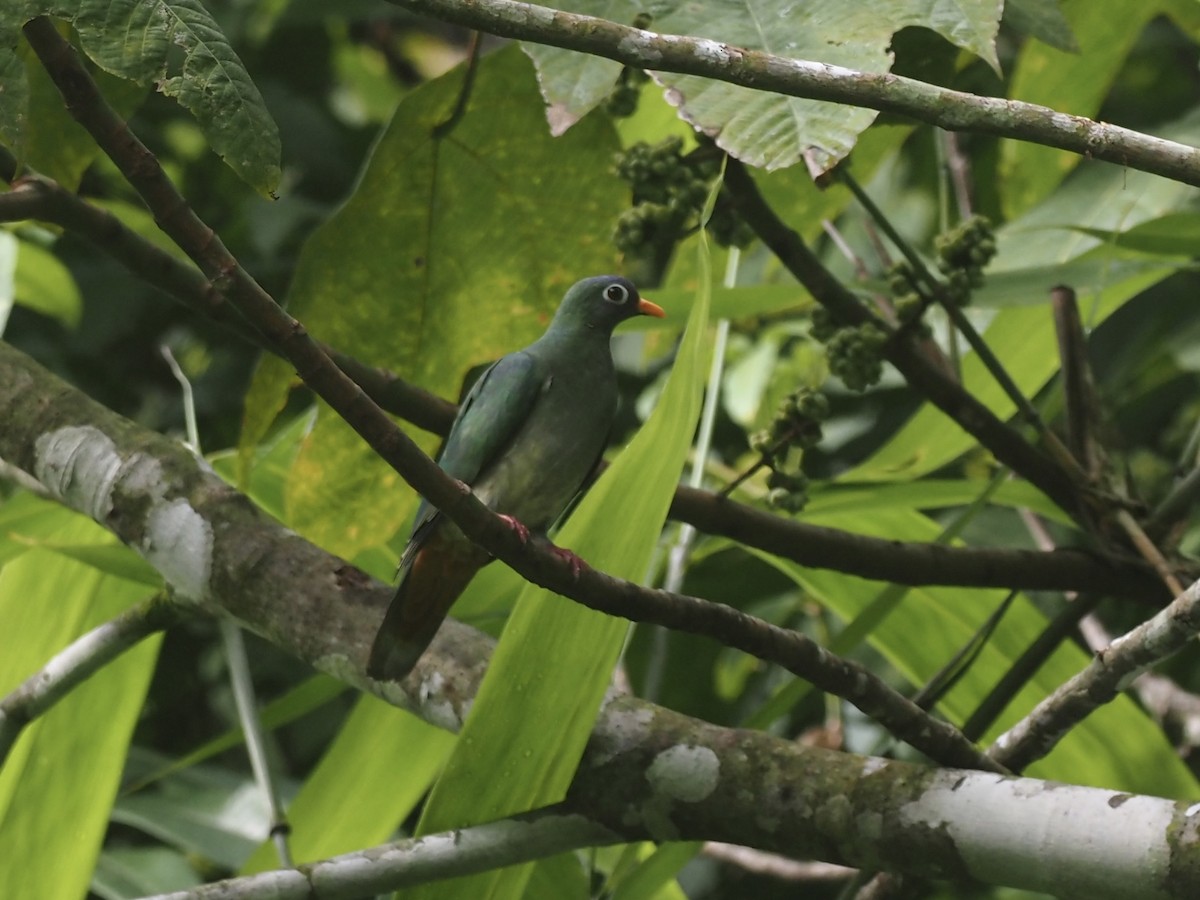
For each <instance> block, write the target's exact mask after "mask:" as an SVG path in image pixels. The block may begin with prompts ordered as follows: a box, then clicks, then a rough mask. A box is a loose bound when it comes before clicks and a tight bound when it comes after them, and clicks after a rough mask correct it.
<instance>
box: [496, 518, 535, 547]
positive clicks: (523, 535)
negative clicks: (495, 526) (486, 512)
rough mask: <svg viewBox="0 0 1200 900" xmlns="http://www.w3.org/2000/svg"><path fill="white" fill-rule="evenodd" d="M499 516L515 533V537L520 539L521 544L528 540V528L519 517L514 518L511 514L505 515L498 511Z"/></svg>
mask: <svg viewBox="0 0 1200 900" xmlns="http://www.w3.org/2000/svg"><path fill="white" fill-rule="evenodd" d="M499 516H500V518H501V519H503V520H504V524H505V525H507V526H508V527H509V528H511V529H512V530H513V531H515V532H516V533H517V537H518V538H520V539H521V543H522V544H525V543H528V542H529V529H528V528H526V527H525V525H524V524H523V523H522V522H521V520H520V519H516V518H514V517H513V516H506V515H505V514H504V513H500V514H499Z"/></svg>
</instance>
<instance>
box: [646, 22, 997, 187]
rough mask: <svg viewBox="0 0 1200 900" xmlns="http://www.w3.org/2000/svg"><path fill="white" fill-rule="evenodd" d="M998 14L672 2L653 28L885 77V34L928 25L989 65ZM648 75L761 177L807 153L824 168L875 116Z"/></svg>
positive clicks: (686, 79)
mask: <svg viewBox="0 0 1200 900" xmlns="http://www.w3.org/2000/svg"><path fill="white" fill-rule="evenodd" d="M999 14H1000V9H999V4H997V3H995V2H993V0H965V2H959V3H954V4H945V3H939V2H936V0H884V2H877V3H871V4H862V5H857V4H856V5H848V4H846V3H842V2H839V0H814V2H809V3H804V4H796V3H792V2H790V0H742V2H739V3H731V4H680V5H679V6H678V7H677V8H676V9H674V10H673V11H672V12H671V13H669V14H668V15H665V16H663V17H662V18H661V19H659V20H657V21H656V23H655V26H654V27H655V29H656V30H660V31H665V32H671V33H675V34H691V35H699V36H703V37H710V38H713V39H715V40H720V41H723V42H726V43H730V44H733V45H735V46H740V47H748V48H750V49H754V50H767V51H769V52H771V53H775V54H778V55H780V56H786V57H792V58H795V59H806V60H814V61H817V62H822V63H829V64H833V65H840V66H846V67H848V68H851V69H857V70H859V71H863V72H886V71H888V69H889V68H890V67H891V63H892V57H891V54H890V52H889V46H890V44H891V40H892V35H893V34H895V33H896V32H897V31H899V30H900V29H901V28H905V27H909V26H922V27H925V28H930V29H932V30H933V31H936V32H938V33H939V34H941V35H942V36H943V37H945V38H946V39H947V40H949V41H951V42H952V43H954V44H957V45H958V46H961V47H963V48H965V49H967V50H970V51H971V52H973V53H975V54H977V55H979V56H982V57H983V58H984V59H986V60H987V61H988V63H989V64H991V65H992V66H993V67H997V66H998V63H997V62H996V55H995V47H994V41H995V36H996V31H997V29H998V28H999V24H1000V23H999ZM657 77H658V78H659V80H660V81H661V82H662V83H663V84H664V85H665V86H666V87H668V88H670V89H672V90H674V91H676V92H678V94H679V96H680V101H679V103H680V112H681V114H682V115H683V116H684V117H685V118H687V119H688V121H690V122H692V124H693V125H695V126H696V127H697V128H699V129H701V130H703V131H704V132H706V133H708V134H716V135H717V137H716V141H717V143H718V144H719V145H720V146H721V147H722V148H723V149H724V150H726V151H728V152H729V153H730V154H731V155H733V156H735V157H737V158H738V159H740V160H742V161H744V162H746V163H748V164H750V165H753V166H760V167H763V168H765V169H767V170H773V169H779V168H784V167H787V166H791V165H795V164H796V163H798V162H800V160H801V158H802V154H803V153H804V152H805V150H806V148H816V150H817V154H818V157H817V163H818V164H819V165H820V166H821V167H822V168H823V169H830V168H832V167H833V166H834V165H835V164H836V163H837V162H838V161H839V160H841V159H843V158H844V157H845V156H846V155H847V154H848V153H849V152H850V150H851V149H852V148H853V147H854V144H855V141H856V140H857V138H858V135H859V134H860V133H861V132H862V131H863V130H865V129H866V128H867V126H868V125H870V124H871V122H873V121H874V119H875V116H876V115H877V114H876V112H875V111H874V110H869V109H862V108H855V107H847V106H841V105H838V104H833V103H824V102H821V101H816V100H805V99H800V98H796V97H784V96H782V95H780V94H771V93H766V92H763V91H752V90H749V89H747V88H741V87H736V86H734V85H730V84H726V83H724V82H718V81H712V80H709V79H706V78H700V77H697V76H691V75H677V74H674V73H667V72H664V73H659V74H658V76H657Z"/></svg>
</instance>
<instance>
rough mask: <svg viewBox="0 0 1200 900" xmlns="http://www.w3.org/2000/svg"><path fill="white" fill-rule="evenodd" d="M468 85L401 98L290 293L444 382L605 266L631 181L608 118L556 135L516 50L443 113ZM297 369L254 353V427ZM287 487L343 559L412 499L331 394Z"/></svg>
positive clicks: (342, 337)
mask: <svg viewBox="0 0 1200 900" xmlns="http://www.w3.org/2000/svg"><path fill="white" fill-rule="evenodd" d="M462 90H463V70H462V69H461V68H460V69H456V70H455V71H454V72H452V73H450V74H449V75H447V76H445V77H443V78H439V79H437V80H436V81H433V82H430V83H428V84H426V85H424V86H423V87H421V88H419V89H418V90H416V91H414V92H412V93H411V94H410V95H408V96H407V97H406V98H405V100H404V101H403V102H402V103H401V104H400V106H399V107H397V109H396V113H395V116H394V117H393V119H392V121H391V123H390V124H389V126H388V128H387V130H386V131H385V133H384V134H383V135H382V136H381V138H380V140H379V142H378V144H377V145H376V147H375V150H374V152H373V154H372V156H371V160H370V162H369V163H368V165H367V168H366V170H365V171H364V172H363V175H362V179H361V181H360V183H359V185H358V187H357V189H356V191H355V193H354V195H353V196H352V197H351V198H350V200H349V201H348V202H347V204H346V205H345V206H344V207H343V208H342V209H341V210H340V211H339V212H338V213H337V214H336V215H335V216H334V217H333V218H332V219H331V220H330V221H329V222H328V223H326V224H325V225H324V226H323V227H322V228H321V229H319V230H318V231H317V232H316V233H315V234H314V235H313V237H312V238H311V239H310V240H309V242H308V244H307V245H306V246H305V248H304V251H303V254H302V256H301V259H300V264H299V267H298V268H297V271H296V275H295V279H294V282H293V286H292V291H291V296H290V302H289V309H290V310H291V312H292V313H293V314H295V315H296V316H297V317H298V318H299V319H300V320H301V321H303V322H304V323H305V325H306V326H307V327H308V328H309V330H310V331H311V332H312V333H313V334H314V335H316V336H317V337H319V338H321V339H322V340H325V341H327V342H328V343H330V344H332V345H334V346H336V347H338V348H339V349H342V350H345V351H346V352H349V353H351V354H353V355H354V356H356V357H358V358H359V359H362V360H364V361H368V362H371V363H376V364H380V365H385V366H387V367H389V368H391V369H392V370H394V371H396V372H397V373H399V374H400V375H402V376H403V377H405V378H407V379H410V380H411V381H414V382H416V383H417V384H420V385H422V386H423V387H426V388H428V389H430V390H432V391H434V392H436V393H439V394H441V395H443V396H449V397H456V396H458V394H459V390H460V387H461V382H462V379H463V376H464V375H465V374H466V372H467V370H468V369H469V368H471V367H472V366H476V365H479V364H481V363H485V362H489V361H491V360H493V359H496V358H497V357H499V356H501V355H503V354H504V353H507V352H509V351H511V350H514V349H516V348H518V347H521V346H523V345H525V344H528V343H530V342H531V341H533V340H534V339H535V338H536V337H537V336H538V335H539V334H540V333H541V332H542V331H543V330H544V329H545V327H546V324H547V323H548V321H549V319H550V316H551V314H552V312H553V310H554V309H555V307H556V306H557V305H558V302H559V301H560V300H561V299H562V296H563V294H564V293H565V292H566V290H567V288H568V287H570V285H571V284H573V283H574V282H575V281H577V280H578V279H579V278H582V277H585V276H588V275H595V274H598V273H602V272H607V271H612V270H613V268H614V263H615V256H614V250H613V249H612V246H611V243H610V242H609V235H610V233H611V231H612V227H613V222H614V221H615V220H616V218H617V216H618V215H619V214H620V211H621V203H622V200H623V198H624V196H625V193H626V191H625V190H624V189H623V187H622V185H621V183H620V182H619V181H618V180H617V178H616V176H615V175H613V174H612V172H611V171H610V168H611V163H612V154H613V153H614V152H615V151H616V148H617V142H616V136H615V134H614V133H613V131H612V128H611V126H610V125H609V124H608V123H607V122H606V121H605V120H604V119H603V118H602V117H592V118H590V119H589V120H588V121H586V122H582V123H580V125H579V127H577V128H574V129H572V130H571V132H570V133H569V134H567V135H564V136H563V137H561V138H552V137H550V136H549V135H548V134H547V133H546V125H545V121H544V119H543V117H542V110H543V104H542V100H541V97H540V96H539V94H538V91H537V84H536V81H535V78H534V74H533V67H532V66H531V65H530V63H529V61H528V59H526V58H525V57H524V55H523V54H521V52H520V51H519V50H518V49H517V48H516V47H512V48H506V49H505V50H502V51H500V52H498V53H495V54H493V55H492V56H489V57H486V58H485V59H484V60H483V61H482V62H481V63H480V65H479V71H478V74H477V77H476V79H475V82H474V87H473V88H472V89H471V90H470V96H469V98H468V102H467V104H466V108H465V110H464V111H463V113H462V115H461V117H459V118H457V119H455V120H454V122H453V124H452V125H451V126H445V123H446V122H447V121H449V120H450V119H451V117H452V116H454V115H455V108H456V105H457V104H458V101H459V96H460V94H461V92H462ZM444 126H445V127H444ZM565 160H570V164H569V165H566V164H564V161H565ZM291 377H292V375H291V370H290V369H289V368H288V367H287V365H286V364H284V363H281V362H278V361H275V360H269V361H265V362H264V364H263V365H262V367H260V370H259V373H258V374H257V376H256V382H255V385H254V387H253V388H252V390H251V392H250V396H249V397H248V399H247V403H246V408H247V417H248V426H247V428H246V431H245V434H244V436H243V441H244V442H250V443H256V442H257V441H258V440H259V435H260V434H261V432H262V428H263V425H264V423H265V422H269V420H270V419H271V418H272V417H273V415H274V413H275V411H276V410H277V409H278V408H279V406H280V405H281V403H282V401H283V398H284V396H285V395H286V390H287V387H288V383H289V381H290V379H291ZM425 444H426V447H427V448H430V449H431V448H432V444H433V441H432V440H431V439H428V438H427V439H426V440H425ZM243 449H245V447H243ZM289 489H290V490H289V494H288V497H287V511H288V512H287V515H288V521H289V524H291V525H292V526H293V527H296V528H297V529H298V530H300V531H302V532H303V533H305V534H306V535H308V536H310V537H311V538H313V539H314V540H316V541H317V542H318V543H320V544H322V546H325V547H327V548H328V549H331V550H334V551H335V552H339V553H341V554H343V555H345V556H348V557H353V556H354V555H355V554H357V553H358V552H359V551H360V550H362V549H364V548H367V547H371V546H378V545H380V544H382V543H383V542H385V541H387V540H389V539H390V538H391V536H392V535H393V534H394V533H395V532H396V531H397V530H398V529H399V528H400V527H401V525H402V524H403V523H404V521H405V519H406V518H407V516H408V514H409V512H410V511H411V506H412V504H413V502H414V498H413V495H412V493H411V492H409V491H407V490H406V488H405V487H404V485H403V483H402V482H401V481H400V480H399V478H398V477H397V476H396V475H395V473H393V472H392V471H391V469H390V468H388V467H387V466H386V465H384V464H383V463H382V462H380V461H379V460H378V459H377V458H375V457H374V455H373V454H372V453H371V452H370V450H369V448H367V447H366V446H365V445H364V444H363V442H362V440H361V439H360V438H359V437H358V436H357V435H355V434H354V433H353V432H352V431H351V430H350V429H349V427H348V426H346V425H345V424H344V423H343V422H341V420H340V419H337V418H336V417H334V416H331V415H329V414H328V412H327V411H326V410H324V409H323V410H322V412H321V415H320V416H319V419H318V422H317V425H316V427H315V428H314V430H313V433H312V434H311V435H310V437H309V439H308V441H307V443H306V445H305V447H304V449H303V451H302V453H301V455H300V458H299V459H298V460H297V462H296V464H295V467H294V469H293V475H292V477H291V479H290V481H289Z"/></svg>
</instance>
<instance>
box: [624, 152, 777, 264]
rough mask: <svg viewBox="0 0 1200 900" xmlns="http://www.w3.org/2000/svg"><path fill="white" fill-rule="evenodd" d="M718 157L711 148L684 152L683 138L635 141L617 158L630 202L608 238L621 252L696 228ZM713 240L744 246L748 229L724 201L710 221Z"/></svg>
mask: <svg viewBox="0 0 1200 900" xmlns="http://www.w3.org/2000/svg"><path fill="white" fill-rule="evenodd" d="M719 162H720V159H719V157H717V156H715V155H714V154H712V153H700V152H697V153H693V154H690V155H687V156H685V155H684V153H683V139H682V138H680V137H678V136H676V135H672V136H671V137H668V138H666V139H665V140H663V141H660V142H659V143H657V144H647V143H645V142H639V143H636V144H634V145H633V146H631V147H630V148H629V149H628V150H626V151H625V152H624V153H620V154H618V155H617V158H616V173H617V175H618V176H620V177H621V178H622V179H624V180H625V181H627V182H628V183H629V185H630V186H631V187H632V188H633V207H632V208H630V209H628V210H626V211H625V212H624V213H623V214H622V215H621V217H620V218H619V219H618V220H617V226H616V231H615V233H614V235H613V241H614V242H615V243H616V245H617V249H619V250H621V251H622V252H623V253H629V254H638V253H639V252H642V251H643V250H644V249H645V248H646V247H647V246H656V245H662V244H672V243H674V242H675V241H678V240H679V239H680V238H682V237H684V236H685V235H687V234H689V233H691V232H692V231H695V230H696V228H698V227H699V225H700V216H701V213H702V212H703V210H704V203H705V201H706V200H707V199H708V192H709V190H710V185H711V184H712V180H713V178H715V177H716V175H717V171H718V167H719ZM709 229H710V232H711V233H712V235H713V238H714V240H716V241H717V242H718V243H720V244H723V245H725V246H730V245H733V244H736V245H738V246H743V245H745V244H747V243H749V242H750V239H751V238H752V237H753V234H752V233H751V232H750V230H749V228H748V227H747V226H746V225H745V223H743V222H742V221H741V220H740V219H738V218H737V216H736V215H734V213H733V211H732V209H730V208H729V206H728V204H725V203H723V202H720V201H719V202H718V203H717V205H716V208H715V209H714V210H713V215H712V218H711V220H710V221H709Z"/></svg>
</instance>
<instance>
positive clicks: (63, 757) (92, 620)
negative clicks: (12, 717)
mask: <svg viewBox="0 0 1200 900" xmlns="http://www.w3.org/2000/svg"><path fill="white" fill-rule="evenodd" d="M57 512H58V516H57V522H56V523H55V531H56V534H57V537H58V538H59V539H60V540H63V541H69V542H72V543H77V544H84V543H87V542H89V541H99V542H108V541H111V540H112V538H111V536H110V535H108V534H107V533H106V532H104V531H103V530H102V529H100V527H99V526H97V525H95V524H94V523H92V522H90V521H89V520H87V519H84V518H83V517H82V516H78V515H75V514H74V513H70V512H68V511H67V510H63V509H59V510H58V511H57ZM145 596H146V588H145V587H144V586H142V585H140V584H136V583H131V582H127V581H123V580H120V579H117V578H113V577H111V576H107V575H102V574H101V573H100V572H98V571H97V570H95V569H93V568H91V567H90V566H86V565H84V564H82V563H78V562H73V561H69V560H64V559H63V558H62V557H60V556H58V555H56V554H53V553H50V552H48V551H46V550H42V549H36V548H35V549H32V550H30V551H28V552H26V553H24V554H22V555H21V556H20V557H18V558H16V559H14V560H12V561H10V562H8V563H7V564H6V565H5V566H4V568H3V569H0V634H3V635H4V643H5V650H4V653H3V654H0V693H7V692H8V691H10V690H11V689H12V688H13V687H15V686H16V685H17V684H18V683H19V682H20V681H21V680H23V679H24V678H26V677H28V676H29V675H30V674H32V673H33V672H35V671H36V670H37V669H39V668H40V667H41V666H43V665H44V664H45V663H46V661H47V660H48V659H49V658H50V657H51V656H52V655H53V654H54V653H56V652H58V651H59V650H61V649H62V648H63V647H64V646H65V645H66V644H67V643H68V642H69V641H70V640H72V639H73V638H75V637H76V636H77V635H78V634H79V633H80V632H82V631H84V630H86V629H88V628H92V627H94V626H96V625H98V624H100V623H101V622H103V621H105V620H107V619H110V618H112V617H113V616H115V615H117V614H118V613H120V612H122V611H123V610H125V609H127V608H128V607H129V606H130V605H132V604H133V603H134V602H136V601H137V600H139V599H141V598H143V597H145ZM158 643H159V642H158V639H157V638H152V639H150V640H147V641H145V642H143V643H142V644H141V645H139V646H138V647H135V648H134V649H133V650H131V651H129V652H128V653H126V654H124V655H123V656H122V657H120V658H119V659H118V660H116V661H115V662H112V663H110V664H109V665H107V666H105V667H104V668H103V669H102V670H101V671H100V672H98V673H97V674H95V675H93V676H92V677H91V678H90V679H88V681H87V682H85V683H84V684H82V685H81V686H79V687H77V688H75V690H74V691H72V692H71V693H70V695H69V696H67V697H66V698H65V699H63V700H62V701H61V702H60V703H59V704H58V705H56V706H55V707H54V708H53V709H51V710H50V711H49V712H48V713H46V715H44V716H42V717H41V718H39V719H37V720H36V721H34V722H33V723H32V724H30V725H29V726H28V727H27V728H26V729H25V731H24V732H23V733H22V735H21V737H20V739H19V740H18V741H17V743H16V744H15V745H14V747H13V749H12V751H11V752H10V754H9V756H8V758H7V759H6V760H5V762H4V767H3V769H0V844H2V845H3V846H4V848H5V851H4V853H5V858H6V859H7V860H9V861H10V864H9V865H3V866H0V896H3V897H27V896H30V895H31V891H32V892H33V893H34V894H35V895H36V896H39V897H82V896H84V894H85V893H86V892H87V888H88V884H89V882H90V880H91V876H92V869H93V867H94V866H95V863H96V859H97V856H98V854H99V851H100V845H101V843H102V842H103V840H104V835H105V832H106V830H107V828H108V817H109V810H110V808H111V805H112V802H113V798H114V797H115V796H116V792H117V786H118V783H119V780H120V777H121V771H122V768H123V766H124V762H125V753H126V749H127V747H128V745H129V739H130V736H131V734H132V732H133V726H134V724H135V723H136V721H137V717H138V713H139V712H140V710H141V708H142V702H143V699H144V697H145V693H146V688H147V685H148V684H149V680H150V675H151V672H152V671H153V668H154V660H155V657H156V653H157V649H158ZM65 823H69V825H66V824H65ZM16 861H19V863H18V862H16Z"/></svg>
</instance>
